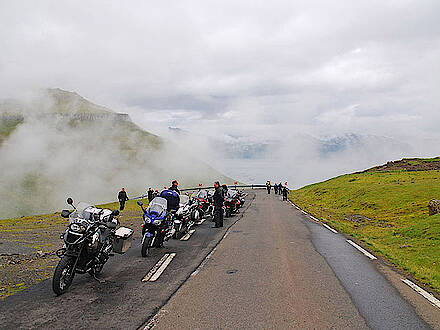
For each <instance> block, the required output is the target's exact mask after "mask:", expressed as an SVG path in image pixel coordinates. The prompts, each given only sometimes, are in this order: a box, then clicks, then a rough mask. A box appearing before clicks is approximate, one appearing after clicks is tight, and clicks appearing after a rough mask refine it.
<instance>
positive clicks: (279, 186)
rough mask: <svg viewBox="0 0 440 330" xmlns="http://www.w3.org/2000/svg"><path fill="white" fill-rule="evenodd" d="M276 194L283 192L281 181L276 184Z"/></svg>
mask: <svg viewBox="0 0 440 330" xmlns="http://www.w3.org/2000/svg"><path fill="white" fill-rule="evenodd" d="M278 194H280V195H282V194H283V185H282V184H281V182H280V183H279V185H278Z"/></svg>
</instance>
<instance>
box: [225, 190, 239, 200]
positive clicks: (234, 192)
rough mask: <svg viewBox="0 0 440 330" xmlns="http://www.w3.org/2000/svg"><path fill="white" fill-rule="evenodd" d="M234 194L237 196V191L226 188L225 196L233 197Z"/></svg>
mask: <svg viewBox="0 0 440 330" xmlns="http://www.w3.org/2000/svg"><path fill="white" fill-rule="evenodd" d="M236 196H237V191H235V190H228V193H227V197H229V198H235V197H236Z"/></svg>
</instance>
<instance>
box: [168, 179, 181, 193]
mask: <svg viewBox="0 0 440 330" xmlns="http://www.w3.org/2000/svg"><path fill="white" fill-rule="evenodd" d="M178 186H179V182H177V180H174V181H173V182H171V187H169V188H168V190H174V191H176V192H177V193H178V194H180V190H179V188H178Z"/></svg>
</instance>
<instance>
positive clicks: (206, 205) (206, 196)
mask: <svg viewBox="0 0 440 330" xmlns="http://www.w3.org/2000/svg"><path fill="white" fill-rule="evenodd" d="M196 198H197V199H198V200H199V205H200V210H201V215H200V216H201V218H206V217H207V216H212V214H213V212H214V206H213V202H212V194H211V193H210V192H209V191H207V190H200V191H199V192H198V193H197V195H196Z"/></svg>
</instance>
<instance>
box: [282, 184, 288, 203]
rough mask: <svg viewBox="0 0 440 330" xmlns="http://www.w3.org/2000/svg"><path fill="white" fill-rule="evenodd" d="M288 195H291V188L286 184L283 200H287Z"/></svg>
mask: <svg viewBox="0 0 440 330" xmlns="http://www.w3.org/2000/svg"><path fill="white" fill-rule="evenodd" d="M287 195H289V189H288V188H287V186H284V188H283V201H287Z"/></svg>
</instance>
